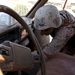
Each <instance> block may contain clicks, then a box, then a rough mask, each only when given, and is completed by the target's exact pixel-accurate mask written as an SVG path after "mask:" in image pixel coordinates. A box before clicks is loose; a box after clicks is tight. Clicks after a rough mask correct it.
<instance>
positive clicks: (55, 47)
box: [43, 25, 75, 55]
mask: <svg viewBox="0 0 75 75" xmlns="http://www.w3.org/2000/svg"><path fill="white" fill-rule="evenodd" d="M74 31H75V29H74V28H73V27H72V25H69V26H65V27H61V28H60V29H59V30H58V32H57V33H56V36H55V37H54V38H53V40H52V42H51V43H49V44H48V45H47V46H46V47H45V48H44V49H43V52H44V53H45V54H46V55H52V54H55V53H58V52H59V51H60V50H61V49H62V48H63V47H64V46H65V44H66V43H67V41H68V40H69V39H70V38H71V37H72V36H73V35H74Z"/></svg>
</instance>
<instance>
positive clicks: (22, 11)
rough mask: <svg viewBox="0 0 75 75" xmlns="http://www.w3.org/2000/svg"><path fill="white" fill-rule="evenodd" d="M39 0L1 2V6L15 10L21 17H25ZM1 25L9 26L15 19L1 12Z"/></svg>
mask: <svg viewBox="0 0 75 75" xmlns="http://www.w3.org/2000/svg"><path fill="white" fill-rule="evenodd" d="M37 1H38V0H0V5H5V6H8V7H10V8H12V9H13V10H15V11H16V12H17V13H18V14H19V15H20V16H25V15H26V14H27V13H28V12H29V11H30V10H31V8H32V7H33V6H34V5H35V4H36V2H37ZM0 17H1V18H0V25H5V26H9V25H10V24H11V23H10V22H11V20H13V18H12V17H11V16H9V15H8V14H6V13H3V12H0Z"/></svg>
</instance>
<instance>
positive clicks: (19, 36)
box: [0, 17, 32, 46]
mask: <svg viewBox="0 0 75 75" xmlns="http://www.w3.org/2000/svg"><path fill="white" fill-rule="evenodd" d="M22 18H23V20H24V21H25V22H26V23H27V25H28V26H31V24H32V19H31V18H27V17H22ZM4 41H11V42H15V43H20V44H22V45H25V46H26V45H28V44H29V43H30V42H29V41H30V37H29V35H28V34H27V32H26V31H25V29H23V27H22V26H21V25H20V23H18V22H17V21H16V23H15V24H13V25H10V26H4V25H0V43H2V42H4Z"/></svg>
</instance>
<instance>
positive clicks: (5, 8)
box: [0, 5, 45, 75]
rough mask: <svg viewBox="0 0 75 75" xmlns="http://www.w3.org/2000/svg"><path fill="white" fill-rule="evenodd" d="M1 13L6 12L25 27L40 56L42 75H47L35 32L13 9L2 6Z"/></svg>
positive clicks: (0, 7) (0, 6)
mask: <svg viewBox="0 0 75 75" xmlns="http://www.w3.org/2000/svg"><path fill="white" fill-rule="evenodd" d="M0 12H5V13H7V14H9V15H10V16H12V17H13V18H15V19H16V20H17V21H18V22H19V23H20V24H21V25H22V26H23V28H24V29H26V31H27V32H28V34H29V36H30V38H31V39H32V41H33V43H34V45H35V46H36V49H37V52H38V54H39V55H40V62H41V74H42V75H45V65H44V59H43V56H42V52H41V47H40V45H39V43H38V40H37V38H36V37H35V35H34V33H33V31H32V30H31V29H30V28H29V26H28V25H27V24H26V22H25V21H24V20H23V19H22V18H21V17H20V16H19V15H18V14H17V13H16V12H15V11H14V10H12V9H11V8H9V7H7V6H4V5H0Z"/></svg>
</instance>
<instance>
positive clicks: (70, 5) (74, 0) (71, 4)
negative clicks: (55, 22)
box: [65, 0, 75, 16]
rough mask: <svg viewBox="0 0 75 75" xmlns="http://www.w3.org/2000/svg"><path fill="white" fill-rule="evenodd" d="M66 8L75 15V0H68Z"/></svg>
mask: <svg viewBox="0 0 75 75" xmlns="http://www.w3.org/2000/svg"><path fill="white" fill-rule="evenodd" d="M65 10H67V11H69V12H70V13H71V14H72V15H73V16H75V0H68V1H67V3H66V6H65Z"/></svg>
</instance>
